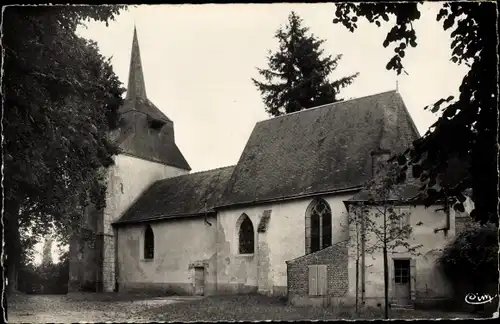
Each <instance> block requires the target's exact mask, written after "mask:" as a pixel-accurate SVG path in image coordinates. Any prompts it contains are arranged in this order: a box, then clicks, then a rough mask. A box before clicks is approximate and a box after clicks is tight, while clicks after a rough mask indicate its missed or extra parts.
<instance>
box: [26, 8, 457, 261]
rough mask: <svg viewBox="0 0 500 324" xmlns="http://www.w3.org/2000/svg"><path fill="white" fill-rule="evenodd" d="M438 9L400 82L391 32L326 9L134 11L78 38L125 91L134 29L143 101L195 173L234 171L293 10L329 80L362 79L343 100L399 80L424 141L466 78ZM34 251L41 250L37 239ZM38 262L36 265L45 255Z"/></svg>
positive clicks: (426, 12)
mask: <svg viewBox="0 0 500 324" xmlns="http://www.w3.org/2000/svg"><path fill="white" fill-rule="evenodd" d="M440 6H441V5H440V3H436V2H432V3H429V2H427V3H425V4H424V5H421V7H420V8H421V13H422V16H421V18H420V20H419V21H417V22H416V23H415V24H414V28H415V30H416V32H417V36H418V37H419V38H418V39H417V43H418V46H417V47H416V48H410V49H409V50H408V51H407V53H406V57H405V59H404V61H403V63H404V65H405V68H406V71H407V72H408V74H409V75H401V76H399V77H398V76H397V74H396V72H395V71H388V70H386V69H385V66H386V64H387V62H388V61H389V59H390V58H391V57H392V56H393V53H394V47H395V45H392V46H389V47H387V48H384V47H383V46H382V43H383V41H384V39H385V36H386V34H387V32H388V31H389V29H390V27H391V25H385V26H384V25H382V27H380V28H379V27H377V26H376V25H372V24H369V23H367V22H366V21H363V20H361V21H360V22H358V29H357V30H356V31H355V32H354V33H351V32H349V31H348V30H347V29H345V28H344V27H343V26H341V25H336V24H333V22H332V20H333V18H334V10H335V7H334V5H333V4H331V3H322V4H319V3H315V4H312V3H307V4H300V3H293V4H291V3H277V4H203V5H139V6H136V7H129V10H128V11H123V12H122V13H121V14H120V15H119V16H117V18H116V20H115V21H112V22H110V24H109V26H108V27H106V24H105V23H99V22H88V23H86V28H80V29H79V30H78V33H79V34H80V35H81V36H83V37H85V38H88V39H92V40H94V41H96V42H97V44H98V46H99V48H100V51H101V53H102V54H103V55H104V56H106V57H111V63H112V65H113V69H114V71H115V73H116V74H117V75H118V77H119V78H120V80H121V81H122V82H123V84H124V86H125V85H126V84H127V81H128V69H129V65H130V52H131V45H132V36H133V29H134V24H135V26H136V28H137V34H138V38H139V45H140V51H141V58H142V65H143V69H144V77H145V82H146V90H147V94H148V98H149V99H150V100H151V101H152V102H154V103H155V105H156V106H157V107H158V108H160V109H161V110H162V111H163V112H164V113H165V114H166V115H167V116H168V117H169V118H170V119H171V120H173V121H174V128H175V138H176V142H177V145H178V146H179V148H180V150H181V151H182V153H183V154H184V156H185V157H186V159H187V161H188V162H189V164H190V165H191V167H192V169H193V170H192V172H197V171H203V170H208V169H213V168H218V167H222V166H228V165H234V164H236V163H237V162H238V159H239V157H240V155H241V153H242V151H243V148H244V147H245V144H246V142H247V140H248V137H249V136H250V134H251V132H252V130H253V127H254V125H255V123H256V122H258V121H261V120H264V119H268V118H270V116H268V115H267V113H266V112H265V106H264V104H263V102H262V100H261V97H260V93H259V92H258V91H257V89H256V88H255V86H254V85H253V83H252V81H251V78H258V77H259V75H258V73H257V70H256V68H257V67H260V68H265V67H266V66H267V59H266V57H267V55H268V51H269V50H273V51H274V50H275V49H276V48H277V46H278V41H277V40H276V39H275V38H274V34H275V32H276V30H277V29H278V28H279V27H280V26H283V25H284V24H286V23H287V18H288V15H289V13H290V12H291V11H292V10H294V11H295V12H296V13H297V14H298V15H299V16H300V17H301V18H302V19H303V20H304V25H305V26H307V27H309V28H310V32H311V33H313V34H314V35H315V36H317V37H319V38H320V39H325V40H326V42H325V43H324V44H323V47H322V48H323V49H324V52H325V54H328V55H330V54H331V55H334V56H335V55H337V54H342V55H343V58H342V59H341V60H340V62H339V66H338V68H337V69H336V70H335V71H334V73H333V74H332V79H334V80H335V79H337V78H340V77H343V76H347V75H351V74H353V73H356V72H359V73H360V75H359V77H358V78H356V80H355V81H354V83H353V84H352V85H350V86H349V87H347V88H345V89H343V90H342V91H341V92H340V97H341V98H344V99H346V100H347V99H351V98H358V97H362V96H366V95H371V94H375V93H379V92H384V91H388V90H394V89H396V82H397V88H398V91H399V92H400V94H401V96H402V97H403V100H404V102H405V103H406V106H407V108H408V110H409V112H410V114H411V116H412V118H413V120H414V121H415V124H416V126H417V128H418V130H419V132H420V134H421V135H423V134H424V133H425V132H426V131H427V129H428V128H429V126H431V125H432V123H433V122H434V121H435V120H436V119H437V115H435V114H432V113H430V112H429V111H425V110H424V109H423V108H424V107H425V106H426V105H429V104H432V103H434V102H436V101H437V100H439V99H440V98H443V97H448V96H449V95H455V94H457V92H458V87H459V85H460V83H461V81H462V78H463V76H464V75H465V73H466V72H467V69H466V68H465V67H463V66H457V65H456V64H454V63H452V62H451V61H450V37H449V32H445V31H443V28H442V26H441V24H440V23H439V22H436V19H435V17H436V15H437V12H438V11H439V8H440ZM38 245H39V246H38V248H37V249H36V250H38V251H40V252H41V247H42V242H40V243H39V244H38ZM56 249H57V247H56V246H53V255H54V258H55V259H57V257H58V253H57V250H56ZM35 259H36V260H35V261H38V262H39V261H41V255H37V257H36V258H35Z"/></svg>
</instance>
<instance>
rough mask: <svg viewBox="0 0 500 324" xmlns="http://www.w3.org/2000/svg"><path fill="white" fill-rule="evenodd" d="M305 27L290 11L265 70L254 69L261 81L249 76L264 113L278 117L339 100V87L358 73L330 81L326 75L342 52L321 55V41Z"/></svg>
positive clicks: (330, 71) (334, 65) (333, 68)
mask: <svg viewBox="0 0 500 324" xmlns="http://www.w3.org/2000/svg"><path fill="white" fill-rule="evenodd" d="M308 31H309V28H307V27H304V26H302V19H301V18H300V17H299V16H298V15H297V14H296V13H295V12H293V11H292V12H291V13H290V15H289V17H288V25H287V26H285V28H283V27H281V28H279V29H278V31H277V32H276V34H275V38H277V39H278V41H279V50H278V51H277V52H275V53H271V51H269V56H268V69H259V68H258V69H257V70H258V72H259V74H260V75H261V76H262V77H264V82H261V81H257V80H256V79H252V81H253V83H254V84H255V86H256V87H257V89H258V90H259V91H260V93H261V96H262V99H263V101H264V103H265V105H266V112H267V113H269V114H270V115H272V116H280V115H283V114H288V113H292V112H296V111H300V110H303V109H308V108H311V107H315V106H320V105H324V104H328V103H332V102H336V101H339V100H340V99H339V98H337V95H338V93H339V90H340V89H341V88H343V87H346V86H348V85H350V84H351V83H352V82H353V80H354V79H355V78H356V77H357V76H358V73H356V74H354V75H351V76H347V77H343V78H341V79H339V80H336V81H333V82H331V81H330V79H329V76H330V74H331V73H332V72H333V71H334V70H335V69H336V68H337V65H338V62H339V61H340V59H341V58H342V55H337V56H336V57H334V58H332V56H331V55H329V56H326V57H323V52H324V51H323V50H322V49H320V47H321V45H322V44H323V43H324V42H325V41H324V40H320V39H317V38H316V37H315V36H314V35H313V34H311V35H308V34H307V33H308Z"/></svg>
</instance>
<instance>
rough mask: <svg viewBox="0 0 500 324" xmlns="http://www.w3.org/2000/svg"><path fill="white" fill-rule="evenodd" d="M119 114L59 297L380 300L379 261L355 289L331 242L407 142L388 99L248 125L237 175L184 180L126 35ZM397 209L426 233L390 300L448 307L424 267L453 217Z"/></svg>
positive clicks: (166, 125)
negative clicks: (379, 169) (434, 300)
mask: <svg viewBox="0 0 500 324" xmlns="http://www.w3.org/2000/svg"><path fill="white" fill-rule="evenodd" d="M120 113H121V123H120V127H119V129H118V130H117V131H115V132H114V133H113V134H111V136H112V138H113V139H114V140H116V141H117V143H118V144H119V147H120V149H121V151H120V153H119V154H117V155H116V156H114V162H115V164H114V165H113V166H112V167H110V168H109V170H107V174H108V178H107V179H108V180H107V181H108V186H107V198H106V207H105V208H104V209H103V210H95V209H94V210H89V211H88V212H87V213H86V217H85V219H84V223H83V224H82V231H81V233H76V234H75V236H74V238H73V239H72V241H71V246H70V255H71V257H70V282H69V287H70V290H73V291H74V290H86V289H87V290H94V291H104V292H112V291H116V292H122V291H161V292H165V293H166V294H170V293H175V294H185V295H213V294H224V293H226V294H236V293H252V292H258V293H263V294H270V295H282V296H286V295H288V296H289V297H290V298H292V299H294V300H295V301H296V303H297V304H300V303H301V302H302V303H306V304H307V303H308V302H310V301H311V300H312V299H314V297H315V296H323V297H324V296H330V297H332V298H337V299H338V298H340V299H344V300H348V299H349V298H351V299H352V298H353V297H354V296H355V295H356V289H358V290H360V289H361V287H362V289H363V294H364V296H366V298H367V299H369V298H375V299H377V300H378V299H380V298H381V297H382V298H383V291H384V290H383V266H382V265H381V263H380V262H379V261H380V257H379V256H378V255H377V256H374V257H366V260H367V261H364V262H366V263H368V262H370V263H371V264H372V266H369V265H368V264H365V263H363V266H365V268H366V271H364V270H363V276H362V279H361V280H363V284H359V285H357V284H356V275H355V271H354V269H355V265H354V261H353V259H352V258H351V257H350V253H349V249H351V247H350V246H349V245H345V244H343V242H347V241H349V239H350V236H349V225H348V223H349V208H350V207H349V206H350V204H352V202H353V201H360V200H363V199H365V198H363V186H364V184H365V183H366V182H367V181H368V180H370V179H371V178H372V176H373V174H374V163H376V161H379V160H380V159H387V158H388V157H389V156H390V154H394V153H398V152H402V151H404V150H405V149H407V148H408V147H409V146H410V145H411V143H412V142H413V141H414V140H416V139H417V138H419V133H418V131H417V128H416V127H415V124H414V122H413V120H412V118H411V116H410V115H409V113H408V110H407V109H406V107H405V104H404V102H403V100H402V98H401V96H400V95H399V93H398V92H397V91H388V92H384V93H379V94H375V95H371V96H366V97H362V98H358V99H352V100H346V101H341V102H337V103H332V104H327V105H324V106H320V107H315V108H310V109H307V110H303V111H300V112H296V113H291V114H287V115H284V116H280V117H275V118H270V119H267V120H263V121H260V122H258V123H257V124H256V125H255V127H254V129H253V131H252V133H251V135H250V138H249V139H248V142H247V144H246V146H245V148H244V150H243V153H242V154H241V156H240V158H239V160H238V162H237V164H236V165H232V166H227V167H222V168H218V169H214V170H209V171H203V172H195V173H191V172H190V171H191V167H190V165H189V163H188V161H186V159H185V157H184V156H183V154H182V152H181V149H180V148H179V147H178V146H177V144H176V142H175V133H174V122H173V121H172V120H170V119H169V118H168V117H167V116H166V115H165V114H164V113H163V112H162V111H161V110H160V109H158V108H157V107H156V106H155V105H154V103H153V102H152V101H151V100H150V99H149V98H148V96H147V93H146V87H145V82H144V73H143V68H142V65H141V57H140V51H139V42H138V38H137V32H136V31H135V30H134V35H133V43H132V52H131V61H130V71H129V80H128V89H127V94H126V98H125V102H124V104H123V107H122V108H121V109H120ZM234 118H237V117H234ZM402 207H404V208H407V210H408V211H409V214H410V218H409V221H410V222H412V223H416V222H419V221H420V220H421V221H422V222H424V223H425V226H423V227H420V228H419V229H418V230H416V231H415V238H414V240H415V241H416V242H417V243H419V242H420V243H423V244H424V247H423V250H422V251H421V252H422V256H420V257H417V258H414V257H413V256H410V255H405V254H397V255H396V254H394V255H391V256H390V258H389V262H390V264H391V265H390V271H391V272H390V279H391V282H393V285H391V287H393V288H391V289H392V290H391V292H394V294H396V293H397V294H399V295H398V296H399V297H401V296H403V297H404V298H406V297H407V299H408V300H415V299H416V298H419V296H424V297H425V296H427V297H429V296H430V297H439V296H446V295H447V294H448V287H447V285H446V283H445V282H444V279H443V280H441V277H440V276H438V275H437V274H436V273H437V272H436V271H437V270H436V269H435V264H434V262H433V261H434V260H435V258H436V247H444V244H446V242H448V241H449V240H450V238H452V237H453V236H454V233H455V215H454V214H453V211H447V212H445V211H436V209H437V208H433V207H432V206H431V207H429V208H425V207H424V206H423V205H419V204H418V203H415V204H413V205H410V204H407V205H405V206H402ZM437 207H439V206H437ZM442 228H445V230H440V229H442ZM368 259H369V261H368ZM372 259H373V260H375V261H373V262H372ZM314 265H317V267H316V268H315V267H314ZM321 265H324V266H325V267H321ZM311 269H313V270H311ZM322 269H323V270H322ZM381 269H382V270H381ZM313 272H314V274H313ZM311 280H312V282H313V283H312V284H311ZM322 282H323V284H324V289H323V288H321V287H323V286H321V285H322ZM381 284H382V286H381ZM311 287H313V288H311ZM356 287H358V288H356ZM381 287H382V288H381ZM405 296H406V297H405ZM404 298H403V299H404ZM322 300H324V298H322Z"/></svg>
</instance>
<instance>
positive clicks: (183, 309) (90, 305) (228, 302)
mask: <svg viewBox="0 0 500 324" xmlns="http://www.w3.org/2000/svg"><path fill="white" fill-rule="evenodd" d="M7 302H8V321H9V322H12V323H15V322H23V323H40V322H45V323H46V322H51V323H54V322H56V323H57V322H59V323H61V322H63V323H75V322H107V321H109V322H155V321H167V322H171V321H178V322H186V321H265V320H284V321H292V320H306V321H307V320H338V319H356V318H358V319H376V318H382V310H381V309H374V310H371V311H366V312H364V313H363V314H359V315H356V314H354V312H353V310H350V309H333V308H327V309H324V308H313V307H303V308H300V307H292V306H289V305H286V303H285V302H284V301H282V300H278V299H277V298H273V297H266V296H259V295H236V296H212V297H204V298H203V297H192V296H188V297H178V296H169V297H158V296H145V295H124V294H114V293H108V294H95V293H94V294H93V293H81V294H68V295H24V294H16V295H14V296H12V297H11V298H10V299H8V300H7ZM390 317H391V318H392V319H438V318H442V319H454V318H460V319H461V318H474V317H475V316H473V315H471V314H466V313H447V312H439V311H423V310H392V311H391V315H390Z"/></svg>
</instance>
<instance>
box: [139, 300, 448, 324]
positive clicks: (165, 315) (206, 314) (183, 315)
mask: <svg viewBox="0 0 500 324" xmlns="http://www.w3.org/2000/svg"><path fill="white" fill-rule="evenodd" d="M148 313H150V315H149V316H148V317H150V318H153V319H154V320H155V321H183V322H185V321H265V320H284V321H293V320H339V319H383V318H384V312H383V309H381V308H370V309H368V308H367V309H364V310H363V311H361V312H360V314H359V315H357V314H356V312H355V309H354V308H345V307H342V308H340V307H337V308H334V307H329V308H321V307H317V308H315V307H294V306H291V305H286V304H285V303H284V302H283V300H281V299H279V298H276V297H267V296H260V295H236V296H235V295H232V296H211V297H206V298H204V299H202V300H197V301H192V302H186V303H179V304H174V305H164V306H160V307H156V308H154V309H149V310H148ZM457 317H458V316H457V314H453V313H445V312H435V311H434V312H429V311H425V312H424V311H418V310H392V311H391V313H390V318H393V319H413V318H424V319H425V318H429V319H433V318H457Z"/></svg>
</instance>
